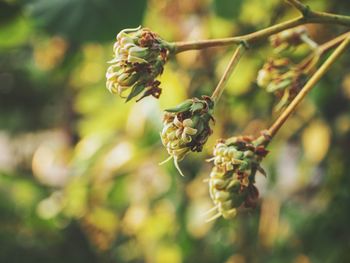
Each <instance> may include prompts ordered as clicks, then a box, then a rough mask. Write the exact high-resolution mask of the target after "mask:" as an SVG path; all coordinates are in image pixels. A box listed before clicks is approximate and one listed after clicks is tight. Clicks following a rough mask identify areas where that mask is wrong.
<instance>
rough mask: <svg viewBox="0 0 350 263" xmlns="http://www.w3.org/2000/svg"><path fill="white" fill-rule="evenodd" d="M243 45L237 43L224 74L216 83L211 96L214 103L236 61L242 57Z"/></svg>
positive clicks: (219, 95)
mask: <svg viewBox="0 0 350 263" xmlns="http://www.w3.org/2000/svg"><path fill="white" fill-rule="evenodd" d="M245 49H246V48H245V46H244V44H241V45H239V46H238V47H237V48H236V50H235V52H234V53H233V55H232V57H231V60H230V62H229V63H228V65H227V67H226V69H225V72H224V74H223V75H222V77H221V79H220V81H219V83H218V85H217V86H216V88H215V90H214V92H213V95H212V96H211V99H212V100H213V101H214V104H215V103H217V101H218V100H219V98H220V97H221V94H222V92H223V91H224V89H225V86H226V83H227V81H228V79H229V78H230V75H231V74H232V72H233V70H234V69H235V67H236V66H237V64H238V61H239V60H240V58H241V57H242V55H243V53H244V51H245Z"/></svg>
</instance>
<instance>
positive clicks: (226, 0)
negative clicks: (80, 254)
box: [214, 0, 243, 19]
mask: <svg viewBox="0 0 350 263" xmlns="http://www.w3.org/2000/svg"><path fill="white" fill-rule="evenodd" d="M242 2H243V1H242V0H215V1H214V9H215V13H216V14H217V15H219V16H221V17H224V18H228V19H235V18H237V17H238V15H239V13H240V11H241V6H242Z"/></svg>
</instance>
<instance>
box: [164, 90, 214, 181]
mask: <svg viewBox="0 0 350 263" xmlns="http://www.w3.org/2000/svg"><path fill="white" fill-rule="evenodd" d="M213 107H214V103H213V101H212V100H211V99H210V97H205V96H204V97H202V99H198V98H193V99H189V100H186V101H184V102H183V103H181V104H180V105H178V106H176V107H175V108H172V109H167V110H165V114H164V120H163V130H162V132H161V134H160V137H161V139H162V143H163V145H164V146H165V147H166V149H167V151H168V153H169V155H170V157H169V158H168V159H167V160H170V159H171V158H173V159H174V163H175V166H176V168H177V169H178V170H179V172H180V174H181V175H183V174H182V172H181V170H180V169H179V166H178V161H181V160H182V159H183V158H184V157H185V155H186V154H188V153H189V152H191V151H192V152H200V151H202V148H203V145H204V144H205V143H206V141H207V140H208V137H209V135H210V134H211V133H212V130H211V128H210V120H213V117H212V111H213ZM167 160H166V161H167Z"/></svg>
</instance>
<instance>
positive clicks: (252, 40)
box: [171, 0, 350, 54]
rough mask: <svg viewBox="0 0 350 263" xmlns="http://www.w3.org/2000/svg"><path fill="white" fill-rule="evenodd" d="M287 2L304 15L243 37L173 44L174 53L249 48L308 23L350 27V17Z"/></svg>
mask: <svg viewBox="0 0 350 263" xmlns="http://www.w3.org/2000/svg"><path fill="white" fill-rule="evenodd" d="M287 2H289V3H290V4H291V5H293V6H294V7H295V8H296V9H298V10H299V11H300V12H301V13H302V15H301V16H299V17H297V18H294V19H291V20H288V21H285V22H282V23H280V24H277V25H274V26H271V27H268V28H265V29H262V30H259V31H256V32H254V33H250V34H246V35H242V36H236V37H230V38H220V39H209V40H195V41H186V42H175V43H171V44H172V46H173V53H174V54H177V53H180V52H184V51H187V50H197V49H204V48H209V47H218V46H228V45H232V44H239V43H242V42H244V43H245V44H246V45H248V46H249V45H254V44H256V43H258V42H259V41H262V40H264V39H266V38H268V37H269V36H271V35H273V34H276V33H279V32H281V31H283V30H286V29H289V28H292V27H296V26H299V25H303V24H307V23H320V24H340V25H345V26H350V16H343V15H337V14H331V13H325V12H316V11H312V10H311V9H310V8H309V7H307V6H305V5H303V4H302V3H300V2H299V1H297V0H287Z"/></svg>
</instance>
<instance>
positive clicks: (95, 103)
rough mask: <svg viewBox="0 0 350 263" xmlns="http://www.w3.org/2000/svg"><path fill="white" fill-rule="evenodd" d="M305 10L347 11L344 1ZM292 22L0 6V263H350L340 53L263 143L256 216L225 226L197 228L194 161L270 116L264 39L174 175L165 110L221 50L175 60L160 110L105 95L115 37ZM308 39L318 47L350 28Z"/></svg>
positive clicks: (275, 10) (267, 11) (254, 5)
mask: <svg viewBox="0 0 350 263" xmlns="http://www.w3.org/2000/svg"><path fill="white" fill-rule="evenodd" d="M307 3H308V4H310V6H311V7H312V8H314V9H316V10H320V11H322V10H323V11H331V12H336V13H341V14H347V15H349V14H350V2H348V1H343V0H337V1H327V0H317V1H316V0H314V1H308V2H307ZM296 15H297V13H296V12H295V11H294V10H291V8H290V7H289V6H288V5H287V4H284V3H283V1H279V0H266V1H261V0H191V1H188V0H176V1H171V0H160V1H157V0H148V1H147V0H132V1H121V0H117V1H112V0H99V1H93V0H70V1H68V0H67V1H63V0H60V1H59V0H23V1H20V0H5V1H4V0H3V1H1V2H0V262H67V263H70V262H72V263H73V262H74V263H78V262H84V263H87V262H132V263H136V262H146V263H179V262H191V263H192V262H227V263H250V262H269V263H274V262H293V263H311V262H312V263H314V262H322V263H323V262H350V253H349V249H350V226H349V222H350V191H349V189H350V172H349V165H350V107H349V100H350V52H347V54H346V55H344V56H343V57H342V59H340V60H339V61H338V62H337V63H336V65H334V66H333V68H332V69H331V70H330V72H329V73H328V74H327V75H326V76H325V77H324V78H323V79H322V81H321V82H320V83H319V84H318V85H317V86H316V87H315V90H314V91H313V92H312V93H311V94H310V96H308V98H307V99H306V100H305V101H304V102H303V103H302V104H301V105H300V106H299V107H298V110H297V112H296V114H294V115H293V116H292V118H290V120H288V122H287V124H286V125H285V126H284V127H283V128H282V129H281V131H280V133H279V134H278V135H277V137H276V138H275V139H274V141H273V142H272V143H271V145H270V147H269V150H270V151H271V152H270V154H269V155H268V157H267V158H266V159H265V160H264V162H263V167H264V168H265V169H266V171H267V174H268V176H267V178H264V177H263V176H259V177H258V178H257V179H258V182H257V185H258V188H259V191H260V196H261V199H260V202H259V205H258V207H257V208H256V209H255V210H251V211H248V212H247V211H245V212H242V213H240V214H239V215H238V216H237V218H236V219H234V220H230V221H227V220H224V219H218V220H217V221H215V222H210V223H206V222H205V220H206V219H207V215H205V211H207V210H208V209H210V208H211V207H212V202H211V200H210V199H209V194H208V186H207V184H206V183H204V182H203V180H204V179H205V178H207V177H208V175H209V172H210V169H211V166H210V164H208V163H207V162H205V159H207V158H209V157H210V154H211V151H212V148H213V146H214V144H215V141H216V140H217V139H218V138H221V137H223V138H225V137H229V136H233V135H240V134H253V135H256V134H258V132H259V130H262V129H265V128H267V127H268V126H269V125H270V124H271V123H272V120H273V119H274V118H275V117H276V114H274V113H272V112H273V106H274V105H275V104H276V100H275V98H274V97H273V96H272V95H271V94H267V93H265V92H264V90H262V89H261V88H259V87H258V86H257V85H256V82H255V79H256V75H257V72H258V70H259V68H260V67H261V66H262V65H263V63H264V62H265V61H266V59H267V58H268V57H269V56H271V55H272V54H273V52H272V50H271V48H270V47H269V45H268V43H267V42H266V43H262V45H259V46H257V47H255V48H254V49H253V50H249V52H248V53H247V54H246V55H245V57H244V58H243V59H242V61H241V63H240V65H239V67H238V69H237V71H236V72H235V73H234V74H233V76H232V78H230V80H229V83H228V85H227V89H226V91H225V94H224V96H223V98H222V100H221V101H220V105H219V106H218V108H217V109H216V111H215V118H216V124H215V127H214V134H213V135H212V136H211V138H210V139H209V141H208V143H207V144H206V147H205V149H204V151H203V152H202V153H199V154H191V155H189V156H188V157H187V158H186V159H185V161H183V162H181V163H180V166H181V167H182V169H183V171H184V173H185V175H186V177H184V178H182V177H181V176H180V175H179V174H178V172H177V171H176V169H175V168H174V166H173V164H172V163H171V162H169V163H167V164H165V165H163V166H159V165H158V163H159V162H161V161H163V160H164V159H166V158H167V153H166V150H165V149H164V148H163V147H162V145H161V142H160V138H159V131H160V130H161V127H162V122H161V119H162V110H163V109H165V108H167V107H172V106H174V105H176V104H177V103H179V102H181V101H182V100H184V99H186V98H189V97H192V96H200V95H202V94H206V95H210V94H211V92H212V91H213V89H214V88H215V85H216V84H217V82H218V80H219V78H220V76H221V75H222V73H223V71H224V69H225V66H226V64H227V63H228V60H229V58H230V56H231V53H232V49H230V48H212V49H208V50H203V51H200V52H199V51H193V52H192V51H191V52H186V53H183V54H180V55H178V56H177V57H176V59H175V60H172V61H170V62H168V63H167V65H166V67H165V70H164V73H163V75H162V76H161V82H162V85H161V87H162V88H163V94H162V96H161V97H160V99H159V100H156V99H154V98H151V97H148V98H146V99H144V100H142V101H141V102H139V103H135V102H134V101H132V102H129V103H125V102H124V101H123V100H122V99H120V98H119V97H118V96H116V95H112V94H110V93H109V92H108V90H107V89H106V88H105V72H106V69H107V66H108V65H107V63H106V61H108V60H110V59H111V58H112V46H113V41H114V38H115V36H116V34H117V33H118V32H119V31H120V30H121V29H123V28H128V27H136V26H138V25H139V24H142V25H143V26H146V27H149V28H151V29H152V30H153V31H155V32H157V33H158V34H159V35H160V36H161V37H162V38H164V39H166V40H169V41H180V40H191V39H207V38H218V37H228V36H233V35H240V34H245V33H249V32H253V31H256V30H258V29H261V28H264V27H267V26H269V25H272V24H274V23H277V22H279V21H283V20H286V19H288V18H291V17H293V16H296ZM308 30H309V32H310V35H311V37H313V39H315V41H317V42H318V43H323V42H325V41H327V40H329V39H331V38H332V37H334V36H336V35H338V34H340V33H343V32H345V31H346V30H347V29H346V28H345V27H342V26H319V25H309V26H308ZM305 51H306V50H305V49H303V48H301V49H300V50H297V53H296V54H297V56H298V55H299V56H302V55H304V54H305ZM303 52H304V53H303Z"/></svg>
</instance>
